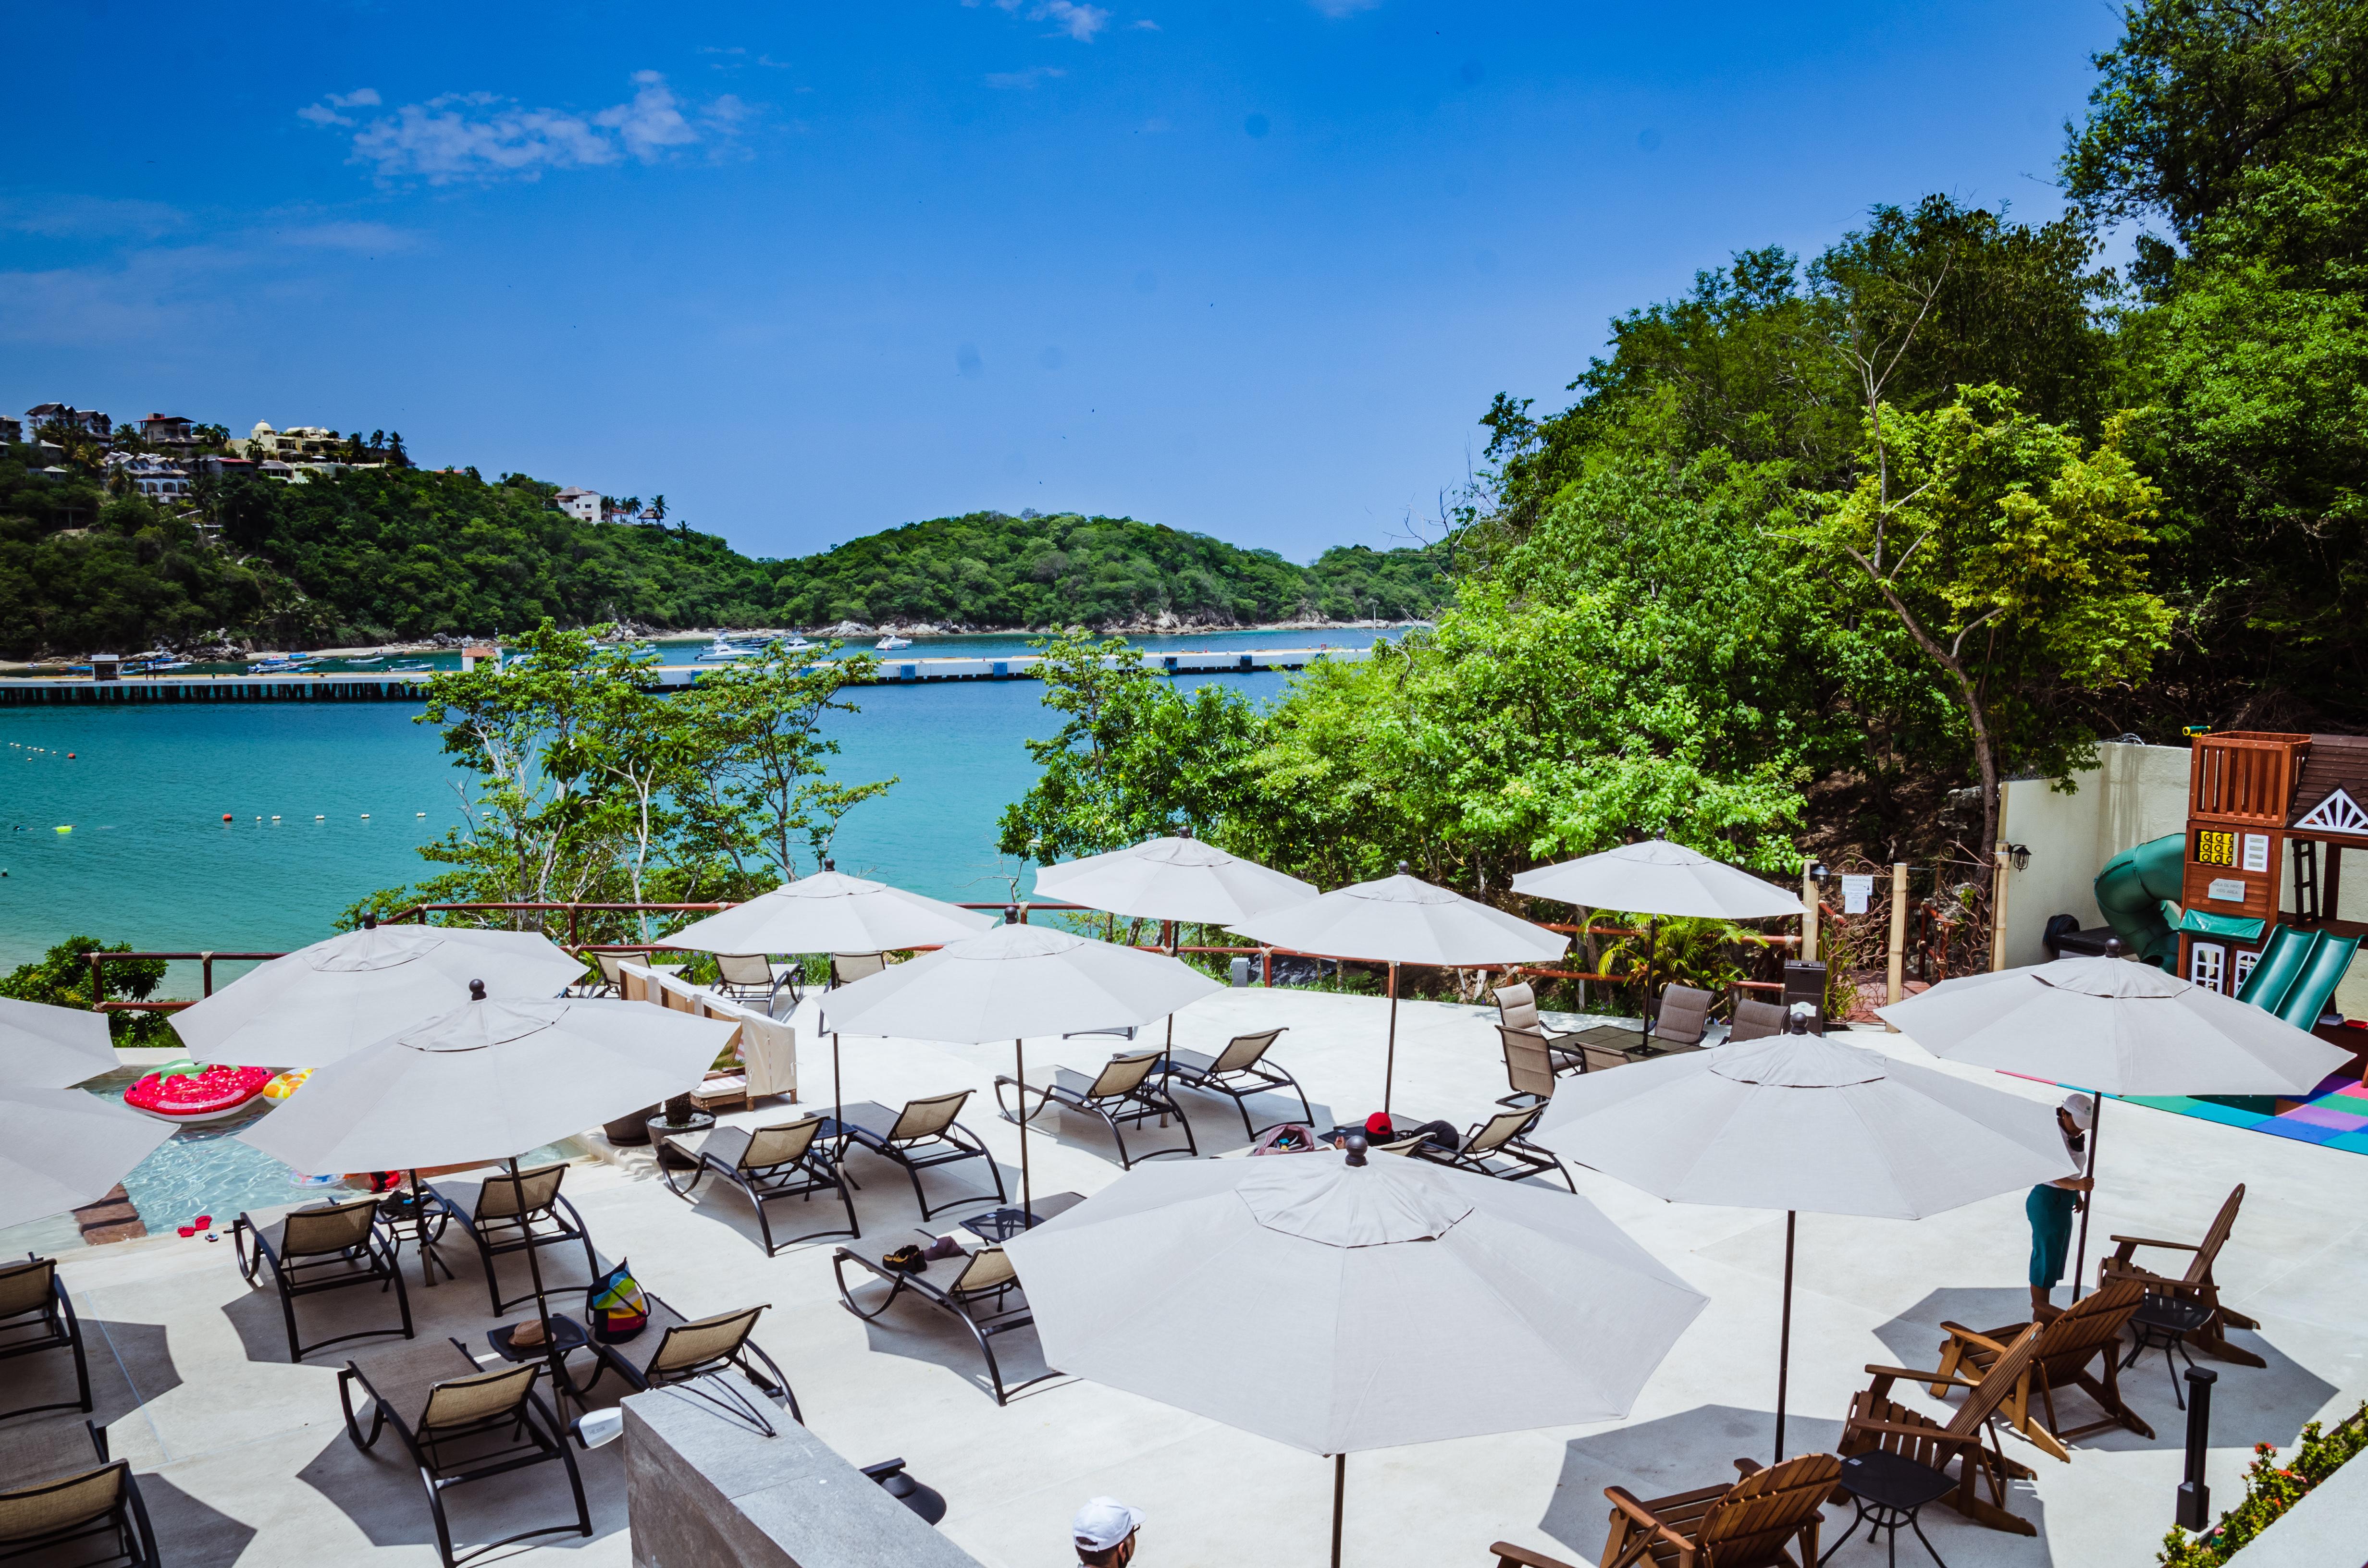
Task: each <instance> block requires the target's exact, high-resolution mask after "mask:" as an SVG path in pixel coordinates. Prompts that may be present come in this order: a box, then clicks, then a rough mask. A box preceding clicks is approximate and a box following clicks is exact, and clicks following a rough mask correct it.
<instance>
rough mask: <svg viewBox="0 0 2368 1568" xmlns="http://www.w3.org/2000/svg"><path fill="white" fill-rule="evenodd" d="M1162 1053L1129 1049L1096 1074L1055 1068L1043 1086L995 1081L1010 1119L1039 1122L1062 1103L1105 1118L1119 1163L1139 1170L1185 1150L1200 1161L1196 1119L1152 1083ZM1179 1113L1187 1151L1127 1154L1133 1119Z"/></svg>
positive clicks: (1137, 1122) (1138, 1122)
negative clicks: (1139, 1164) (1141, 1164)
mask: <svg viewBox="0 0 2368 1568" xmlns="http://www.w3.org/2000/svg"><path fill="white" fill-rule="evenodd" d="M1161 1054H1162V1053H1161V1052H1160V1051H1123V1052H1121V1053H1120V1054H1119V1055H1116V1056H1113V1057H1111V1058H1110V1060H1109V1061H1108V1062H1103V1063H1102V1070H1101V1071H1100V1072H1099V1073H1097V1074H1094V1075H1093V1076H1092V1077H1090V1078H1088V1077H1087V1076H1086V1075H1085V1074H1083V1073H1073V1072H1071V1071H1070V1070H1069V1069H1068V1068H1066V1067H1055V1068H1054V1069H1053V1073H1052V1076H1051V1077H1049V1078H1047V1079H1046V1080H1045V1081H1044V1082H1043V1083H1042V1084H1023V1083H1021V1082H1020V1081H1019V1079H1017V1078H1014V1077H1012V1076H1011V1075H1010V1074H1008V1073H1007V1074H999V1075H998V1076H997V1077H996V1080H995V1103H996V1105H997V1106H1000V1107H1002V1109H1003V1119H1005V1120H1006V1121H1033V1120H1035V1119H1037V1118H1038V1117H1040V1116H1042V1115H1043V1114H1044V1108H1045V1107H1047V1106H1059V1107H1060V1108H1062V1109H1064V1110H1074V1111H1079V1112H1082V1113H1083V1114H1085V1115H1087V1116H1092V1117H1099V1118H1100V1119H1101V1121H1102V1124H1103V1125H1104V1126H1106V1127H1108V1128H1109V1129H1110V1138H1111V1140H1112V1141H1113V1142H1116V1143H1117V1144H1118V1163H1119V1166H1120V1168H1121V1169H1122V1170H1133V1168H1134V1163H1135V1161H1136V1160H1138V1159H1144V1160H1156V1159H1157V1158H1158V1157H1159V1156H1160V1155H1162V1154H1182V1155H1184V1156H1185V1157H1186V1158H1188V1159H1198V1158H1199V1157H1200V1153H1201V1145H1200V1143H1199V1142H1197V1141H1195V1140H1194V1138H1193V1136H1192V1123H1191V1120H1190V1119H1189V1118H1188V1117H1186V1116H1185V1114H1184V1108H1183V1107H1181V1106H1179V1105H1178V1104H1177V1103H1176V1102H1175V1100H1174V1099H1173V1098H1171V1097H1169V1096H1168V1095H1167V1093H1166V1092H1164V1091H1163V1090H1160V1089H1156V1088H1154V1087H1152V1085H1151V1074H1152V1073H1153V1072H1154V1071H1155V1070H1156V1069H1157V1067H1158V1065H1159V1058H1160V1056H1161ZM1006 1087H1008V1088H1010V1089H1011V1091H1012V1098H1013V1100H1015V1101H1016V1102H1018V1103H1017V1104H1016V1105H1005V1104H1004V1100H1003V1091H1004V1089H1005V1088H1006ZM1030 1095H1034V1096H1036V1108H1035V1109H1033V1110H1030V1109H1029V1108H1028V1096H1030ZM1155 1116H1157V1117H1163V1118H1164V1117H1170V1116H1172V1117H1174V1118H1175V1119H1176V1124H1177V1125H1178V1127H1181V1128H1182V1129H1183V1130H1184V1144H1185V1146H1184V1147H1183V1148H1181V1149H1154V1150H1153V1151H1151V1153H1148V1154H1134V1155H1131V1154H1129V1153H1127V1152H1126V1134H1125V1133H1124V1132H1122V1131H1120V1128H1121V1125H1123V1124H1126V1123H1130V1122H1131V1123H1133V1125H1134V1127H1135V1128H1136V1130H1137V1131H1140V1130H1141V1129H1142V1126H1143V1124H1144V1122H1145V1121H1147V1120H1149V1119H1151V1118H1152V1117H1155Z"/></svg>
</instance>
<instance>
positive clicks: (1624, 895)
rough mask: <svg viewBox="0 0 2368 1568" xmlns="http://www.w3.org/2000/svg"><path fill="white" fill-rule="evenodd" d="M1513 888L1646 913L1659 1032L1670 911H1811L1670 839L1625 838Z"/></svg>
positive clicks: (1758, 916)
mask: <svg viewBox="0 0 2368 1568" xmlns="http://www.w3.org/2000/svg"><path fill="white" fill-rule="evenodd" d="M1513 891H1514V892H1520V893H1527V894H1529V895H1530V896H1531V898H1551V899H1559V900H1560V901H1562V902H1563V903H1576V904H1579V905H1581V906H1583V907H1585V908H1588V909H1619V910H1627V911H1631V912H1633V913H1634V914H1637V915H1645V916H1646V920H1645V1003H1644V1006H1643V1007H1642V1008H1640V1009H1639V1010H1640V1011H1641V1012H1642V1013H1643V1014H1644V1016H1645V1023H1644V1029H1645V1035H1646V1037H1647V1038H1649V1037H1650V1036H1651V1034H1652V1032H1653V1011H1654V1009H1653V955H1654V950H1655V949H1656V948H1657V947H1658V946H1659V945H1660V939H1661V919H1662V917H1663V916H1669V917H1673V918H1678V919H1693V920H1780V919H1782V918H1784V917H1785V916H1787V915H1801V914H1804V913H1805V911H1804V906H1803V904H1802V903H1801V900H1800V898H1799V896H1798V895H1796V894H1793V893H1790V892H1785V891H1784V890H1783V889H1782V888H1780V887H1777V886H1775V885H1773V884H1772V883H1770V882H1764V881H1760V880H1759V878H1758V877H1755V876H1753V875H1752V874H1751V873H1750V872H1748V871H1743V870H1738V869H1736V868H1735V867H1733V866H1730V865H1727V864H1726V863H1725V861H1722V860H1713V859H1712V858H1710V857H1709V856H1707V855H1703V854H1699V853H1697V852H1696V851H1694V850H1691V849H1689V848H1687V847H1686V846H1684V845H1682V844H1672V843H1670V842H1669V841H1668V839H1666V838H1648V839H1646V840H1645V842H1643V843H1642V844H1623V845H1622V846H1620V847H1619V848H1617V849H1607V850H1605V851H1604V852H1603V853H1602V854H1600V855H1588V856H1585V857H1582V858H1579V859H1577V860H1565V861H1563V862H1562V863H1561V864H1560V865H1555V866H1540V867H1538V868H1537V869H1534V870H1529V871H1523V872H1521V873H1520V874H1519V875H1517V876H1515V877H1514V878H1513Z"/></svg>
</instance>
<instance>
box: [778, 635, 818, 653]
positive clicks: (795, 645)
mask: <svg viewBox="0 0 2368 1568" xmlns="http://www.w3.org/2000/svg"><path fill="white" fill-rule="evenodd" d="M774 646H775V647H777V648H780V650H781V651H782V652H783V653H805V652H807V651H808V650H810V649H811V648H813V647H814V644H813V643H811V642H807V641H806V640H805V639H804V638H803V637H792V638H791V639H790V640H789V641H788V642H777V643H775V644H774Z"/></svg>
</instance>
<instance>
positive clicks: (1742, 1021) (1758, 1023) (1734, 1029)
mask: <svg viewBox="0 0 2368 1568" xmlns="http://www.w3.org/2000/svg"><path fill="white" fill-rule="evenodd" d="M1788 1021H1790V1020H1789V1016H1788V1015H1787V1014H1786V1013H1785V1011H1784V1006H1783V1004H1782V1003H1781V1002H1759V1001H1755V1000H1753V999H1751V998H1750V997H1745V998H1744V999H1743V1000H1741V1001H1739V1002H1737V1003H1736V1005H1735V1022H1734V1023H1733V1024H1731V1025H1729V1026H1728V1028H1727V1031H1726V1042H1727V1044H1729V1045H1734V1044H1736V1043H1737V1042H1738V1041H1741V1040H1766V1039H1768V1038H1769V1037H1770V1035H1780V1034H1782V1033H1783V1032H1784V1026H1785V1024H1786V1023H1787V1022H1788Z"/></svg>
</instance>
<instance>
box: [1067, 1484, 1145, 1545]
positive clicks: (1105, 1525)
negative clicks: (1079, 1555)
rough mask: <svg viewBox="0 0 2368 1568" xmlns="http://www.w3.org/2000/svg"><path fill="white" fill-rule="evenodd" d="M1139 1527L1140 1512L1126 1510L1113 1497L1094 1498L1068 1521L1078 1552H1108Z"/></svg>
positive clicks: (1141, 1524) (1141, 1522) (1140, 1525)
mask: <svg viewBox="0 0 2368 1568" xmlns="http://www.w3.org/2000/svg"><path fill="white" fill-rule="evenodd" d="M1140 1528H1143V1510H1142V1509H1140V1508H1130V1507H1128V1506H1126V1505H1125V1504H1123V1503H1121V1502H1120V1501H1119V1500H1118V1499H1117V1498H1115V1497H1097V1498H1095V1499H1093V1500H1092V1501H1091V1502H1089V1503H1087V1505H1086V1506H1084V1507H1082V1508H1080V1509H1078V1510H1077V1517H1076V1518H1074V1519H1071V1520H1070V1521H1069V1533H1070V1534H1071V1535H1072V1536H1075V1537H1076V1541H1077V1550H1078V1551H1109V1550H1110V1548H1111V1547H1113V1546H1116V1545H1117V1544H1118V1543H1119V1542H1120V1541H1122V1540H1125V1539H1126V1538H1127V1537H1129V1536H1131V1535H1133V1533H1134V1532H1135V1531H1136V1530H1138V1529H1140Z"/></svg>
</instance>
